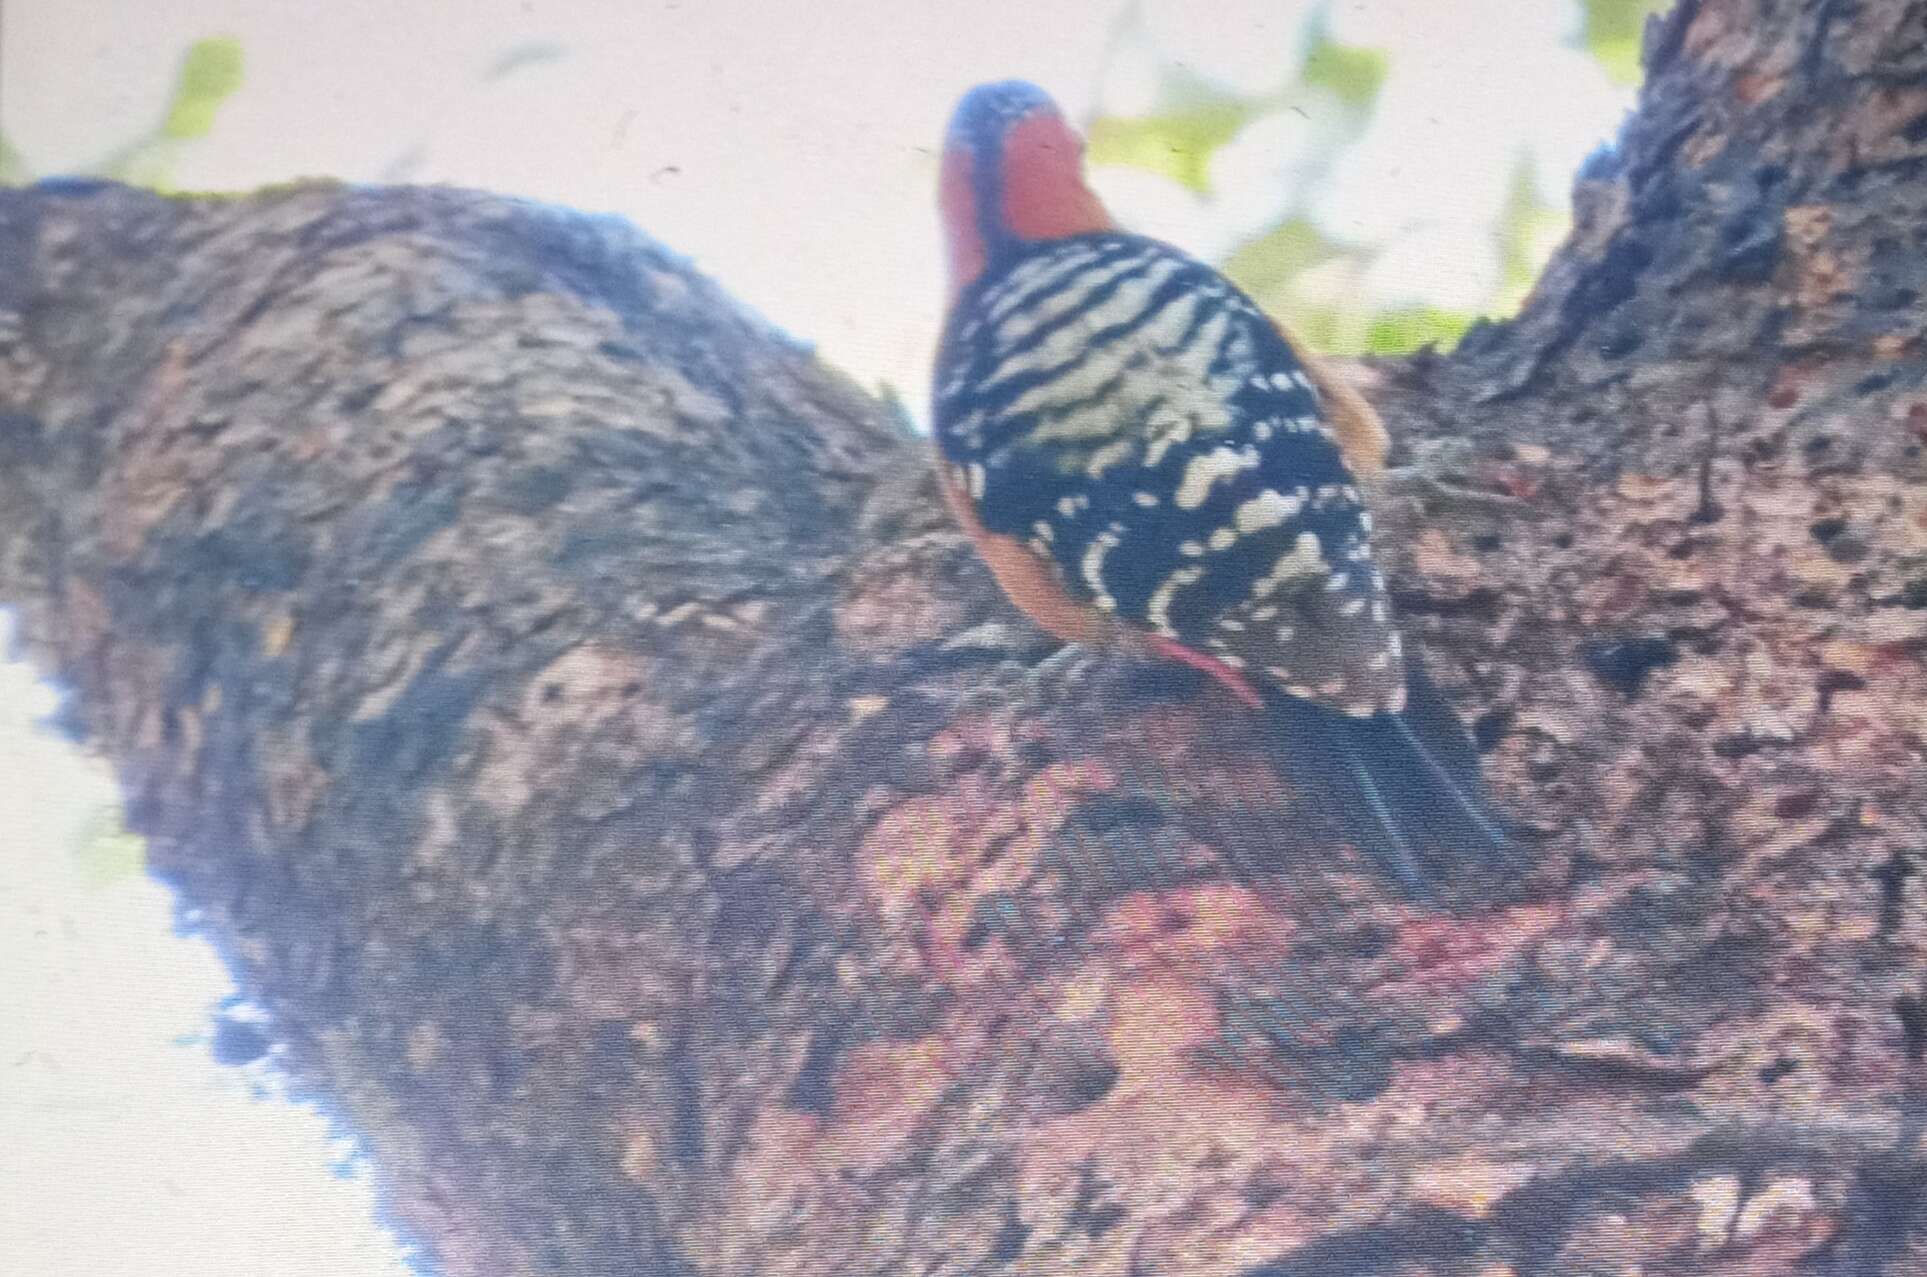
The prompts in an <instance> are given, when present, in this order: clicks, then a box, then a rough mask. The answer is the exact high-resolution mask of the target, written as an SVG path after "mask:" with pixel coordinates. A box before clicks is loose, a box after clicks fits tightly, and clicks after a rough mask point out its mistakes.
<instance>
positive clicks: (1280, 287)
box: [1224, 217, 1339, 304]
mask: <svg viewBox="0 0 1927 1277" xmlns="http://www.w3.org/2000/svg"><path fill="white" fill-rule="evenodd" d="M1338 251H1339V249H1338V247H1337V246H1336V245H1334V244H1333V243H1332V242H1331V241H1330V240H1328V239H1326V238H1325V237H1324V235H1322V234H1320V233H1319V230H1318V228H1317V227H1316V226H1313V225H1312V224H1311V221H1310V220H1309V219H1308V218H1304V217H1293V218H1289V219H1287V220H1286V221H1283V222H1280V223H1279V224H1278V225H1276V226H1274V227H1272V228H1271V229H1270V230H1267V231H1265V232H1264V233H1262V234H1260V235H1256V236H1254V237H1252V238H1251V239H1248V240H1246V241H1245V242H1244V243H1243V244H1240V245H1239V246H1238V248H1237V249H1236V251H1234V252H1233V253H1232V254H1231V256H1230V257H1229V258H1228V259H1226V261H1225V263H1224V273H1225V274H1226V275H1228V276H1230V277H1231V280H1232V282H1234V283H1235V284H1237V285H1238V287H1240V288H1242V289H1244V290H1245V291H1246V292H1247V293H1250V294H1251V295H1252V296H1253V297H1254V298H1256V299H1257V300H1258V301H1259V302H1260V304H1263V303H1265V302H1266V301H1267V300H1268V299H1272V298H1279V297H1282V296H1283V295H1284V294H1285V293H1286V292H1287V290H1288V289H1289V287H1290V285H1291V281H1292V280H1293V279H1294V278H1296V277H1297V275H1298V274H1299V273H1300V272H1301V271H1304V270H1305V269H1307V268H1309V267H1312V266H1316V265H1318V263H1320V262H1322V261H1326V260H1329V259H1330V258H1331V257H1333V256H1335V255H1336V254H1337V253H1338Z"/></svg>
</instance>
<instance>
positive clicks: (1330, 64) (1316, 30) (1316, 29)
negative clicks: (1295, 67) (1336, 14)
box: [1298, 20, 1390, 114]
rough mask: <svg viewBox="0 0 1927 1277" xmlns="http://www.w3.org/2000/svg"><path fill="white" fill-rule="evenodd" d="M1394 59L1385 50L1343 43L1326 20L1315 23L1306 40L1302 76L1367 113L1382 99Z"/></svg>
mask: <svg viewBox="0 0 1927 1277" xmlns="http://www.w3.org/2000/svg"><path fill="white" fill-rule="evenodd" d="M1389 66H1390V60H1389V59H1388V58H1387V57H1386V56H1385V53H1384V51H1383V50H1380V49H1371V48H1366V47H1365V46H1363V45H1356V44H1340V43H1338V42H1337V41H1336V40H1334V39H1332V38H1331V36H1330V35H1329V34H1328V33H1327V32H1326V30H1325V24H1324V22H1323V21H1322V20H1320V21H1315V22H1314V23H1313V24H1312V27H1311V31H1310V35H1309V37H1308V39H1307V41H1306V48H1305V65H1304V69H1303V70H1301V71H1300V72H1299V73H1298V78H1299V80H1300V81H1302V82H1303V83H1304V84H1305V86H1306V87H1307V88H1313V89H1324V90H1325V91H1326V92H1328V93H1330V94H1331V95H1332V96H1333V97H1335V98H1337V99H1338V100H1339V101H1340V102H1342V103H1344V104H1345V105H1346V106H1348V107H1350V108H1351V109H1352V110H1354V111H1356V112H1358V113H1360V114H1364V113H1365V112H1367V111H1369V110H1371V108H1372V103H1374V102H1376V101H1377V100H1378V91H1379V90H1380V89H1381V88H1383V87H1384V85H1385V73H1386V71H1387V69H1388V68H1389Z"/></svg>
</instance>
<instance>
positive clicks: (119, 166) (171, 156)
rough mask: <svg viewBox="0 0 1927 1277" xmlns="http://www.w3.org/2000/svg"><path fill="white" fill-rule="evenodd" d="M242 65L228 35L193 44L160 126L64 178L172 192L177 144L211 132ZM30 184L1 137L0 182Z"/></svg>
mask: <svg viewBox="0 0 1927 1277" xmlns="http://www.w3.org/2000/svg"><path fill="white" fill-rule="evenodd" d="M243 65H244V64H243V60H242V57H241V45H240V42H239V41H237V40H234V39H232V38H230V37H227V36H214V37H210V38H208V39H205V40H196V41H195V42H194V43H193V44H192V45H190V46H188V50H187V53H186V55H185V56H184V57H183V58H182V59H181V69H180V73H179V74H178V75H177V76H176V77H175V79H174V91H173V92H172V93H171V94H170V95H169V96H168V101H167V108H166V110H164V111H163V112H162V113H161V120H160V123H159V124H157V125H155V126H154V128H153V129H151V130H150V131H148V132H147V133H145V134H143V135H142V136H140V137H137V138H135V139H134V140H132V141H131V142H128V143H126V144H124V145H122V146H119V147H117V148H115V149H114V150H113V151H112V152H110V153H109V154H108V155H107V157H106V158H105V159H102V160H100V161H99V162H98V163H95V164H91V165H89V166H87V167H86V168H84V169H82V170H80V171H79V172H77V173H73V174H70V175H69V176H74V177H99V178H107V179H110V180H112V181H117V182H128V183H132V184H133V185H136V186H146V187H150V188H152V189H154V190H157V191H168V190H172V189H173V183H172V177H171V175H172V173H173V169H174V165H175V163H176V162H177V161H178V160H179V158H180V148H181V145H182V144H183V143H185V142H191V141H194V140H197V139H199V138H203V137H206V136H207V135H208V133H210V132H211V131H213V128H214V121H215V119H216V118H217V117H218V116H219V114H220V110H221V107H222V106H223V105H224V104H225V103H226V102H227V100H228V98H230V97H232V96H233V95H234V93H235V91H236V90H237V89H239V88H240V87H241V85H242V83H243V79H244V75H243ZM33 180H34V173H33V170H32V168H31V167H30V166H29V165H28V164H27V162H26V160H25V159H24V158H23V157H22V156H21V155H20V153H19V152H18V151H17V150H15V149H14V148H13V147H12V146H11V145H10V144H9V143H8V142H7V140H6V139H5V138H4V137H0V183H6V184H20V183H24V182H31V181H33Z"/></svg>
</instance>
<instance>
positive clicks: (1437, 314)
mask: <svg viewBox="0 0 1927 1277" xmlns="http://www.w3.org/2000/svg"><path fill="white" fill-rule="evenodd" d="M1330 3H1331V0H1326V2H1325V3H1322V4H1315V5H1313V6H1311V8H1310V10H1309V13H1308V15H1307V17H1306V19H1305V21H1304V25H1303V27H1302V29H1301V31H1300V39H1299V41H1298V47H1299V52H1298V53H1297V55H1296V58H1295V61H1281V64H1280V66H1279V78H1278V84H1277V87H1276V88H1275V89H1272V90H1270V91H1267V92H1263V93H1258V94H1252V95H1248V96H1241V95H1238V94H1235V93H1232V92H1229V91H1227V90H1225V89H1223V88H1220V87H1218V86H1216V85H1215V84H1213V83H1212V82H1210V81H1208V80H1206V79H1204V78H1203V77H1202V76H1200V75H1198V74H1197V73H1196V72H1193V71H1190V70H1188V69H1186V68H1184V67H1182V66H1179V65H1174V64H1171V63H1169V62H1168V61H1165V60H1164V59H1162V58H1161V57H1159V56H1158V55H1157V52H1156V46H1155V42H1154V41H1153V40H1151V39H1150V37H1149V36H1148V33H1147V32H1146V31H1145V30H1144V29H1143V28H1142V26H1141V19H1140V16H1139V15H1138V13H1137V10H1136V8H1135V6H1133V7H1130V8H1127V9H1126V10H1125V13H1124V15H1123V17H1122V18H1121V19H1120V29H1119V32H1118V36H1117V39H1118V42H1119V43H1120V44H1121V43H1124V42H1128V41H1130V40H1132V39H1136V40H1138V41H1140V43H1141V44H1143V45H1146V46H1148V47H1149V48H1150V50H1151V52H1152V55H1153V56H1154V57H1158V67H1157V75H1158V80H1157V93H1156V103H1157V105H1156V106H1155V107H1154V108H1153V109H1152V110H1150V111H1149V112H1147V113H1144V114H1141V115H1133V116H1120V115H1108V114H1101V115H1099V116H1098V117H1097V118H1096V119H1095V120H1093V121H1092V122H1091V123H1090V124H1089V126H1088V148H1087V152H1086V153H1087V155H1088V157H1089V160H1090V162H1091V163H1092V164H1093V165H1096V166H1102V165H1121V166H1125V167H1130V168H1136V169H1141V170H1144V171H1147V172H1151V173H1155V174H1157V175H1158V176H1160V177H1163V178H1166V179H1168V180H1170V181H1173V182H1176V183H1177V184H1178V185H1180V186H1182V187H1183V188H1184V189H1185V190H1186V191H1188V192H1190V193H1191V194H1193V195H1194V196H1197V197H1200V198H1201V199H1209V198H1210V197H1212V196H1213V195H1215V194H1216V193H1217V192H1216V191H1215V190H1214V187H1213V177H1212V169H1213V162H1214V160H1216V158H1217V157H1218V156H1219V154H1220V153H1221V152H1222V151H1223V150H1224V149H1225V148H1226V147H1227V146H1229V145H1231V144H1232V143H1234V142H1236V141H1237V140H1238V139H1239V138H1240V136H1241V134H1243V133H1244V132H1245V130H1246V129H1248V128H1250V127H1251V126H1253V125H1254V124H1258V123H1261V122H1266V121H1273V120H1276V119H1278V118H1279V117H1280V116H1282V115H1283V114H1284V113H1286V112H1290V113H1292V114H1293V115H1295V116H1296V117H1297V118H1296V119H1293V120H1289V121H1286V123H1287V124H1288V125H1289V126H1290V131H1291V133H1292V136H1293V138H1294V146H1297V147H1299V148H1300V153H1299V154H1297V155H1294V156H1293V157H1292V159H1291V162H1290V174H1289V178H1288V184H1289V187H1290V189H1281V190H1280V191H1279V207H1278V210H1277V212H1276V215H1275V219H1274V220H1273V221H1272V222H1271V224H1270V225H1268V226H1265V227H1263V228H1261V229H1259V230H1257V231H1256V232H1254V233H1251V234H1249V235H1247V236H1246V237H1245V238H1244V239H1243V240H1242V241H1241V242H1239V243H1237V244H1236V245H1234V246H1233V247H1232V249H1231V250H1230V251H1229V252H1228V253H1227V254H1226V255H1225V257H1224V260H1223V262H1222V263H1221V264H1222V266H1223V269H1224V271H1225V273H1226V274H1228V275H1230V276H1231V278H1233V279H1234V280H1236V281H1237V282H1238V284H1239V286H1240V287H1242V288H1244V289H1245V290H1246V291H1247V292H1249V293H1250V294H1251V295H1252V296H1253V297H1254V298H1255V299H1256V300H1257V301H1258V302H1259V304H1261V305H1262V306H1264V307H1265V308H1266V309H1267V310H1269V311H1270V312H1271V313H1272V314H1274V315H1277V316H1278V317H1279V318H1280V319H1281V320H1283V321H1284V323H1285V324H1286V325H1287V326H1288V327H1290V328H1291V329H1292V330H1293V331H1294V332H1295V333H1297V334H1299V335H1301V336H1302V337H1303V338H1304V339H1305V340H1306V341H1307V342H1308V343H1309V344H1311V345H1312V346H1315V347H1317V348H1318V349H1321V350H1324V351H1328V352H1331V353H1336V354H1349V355H1355V354H1402V353H1405V352H1409V351H1411V350H1415V349H1417V348H1419V347H1421V346H1426V345H1439V346H1447V347H1449V346H1450V345H1452V344H1453V343H1454V342H1456V341H1457V340H1458V338H1459V337H1460V336H1461V335H1462V334H1463V333H1464V332H1465V331H1466V329H1467V328H1469V327H1470V326H1471V325H1472V323H1473V321H1474V320H1476V319H1478V318H1480V317H1482V316H1494V317H1500V316H1505V315H1509V314H1512V313H1513V312H1515V311H1516V310H1517V309H1518V307H1519V305H1520V304H1521V303H1522V302H1523V301H1524V299H1525V298H1526V296H1527V295H1528V294H1529V293H1530V292H1531V289H1532V286H1533V283H1534V281H1535V280H1536V279H1537V278H1538V275H1539V272H1540V270H1541V269H1542V268H1543V267H1544V265H1545V263H1546V261H1547V259H1548V258H1550V257H1551V255H1552V252H1553V250H1554V249H1555V248H1556V247H1557V246H1558V243H1559V241H1560V240H1561V239H1562V238H1563V236H1564V234H1565V232H1566V228H1567V227H1568V225H1569V224H1570V221H1569V217H1568V215H1567V212H1566V210H1565V209H1564V208H1563V207H1562V206H1560V205H1556V204H1553V203H1550V202H1548V201H1547V200H1546V199H1545V198H1544V197H1543V196H1542V195H1541V194H1540V193H1539V192H1540V189H1541V187H1540V183H1539V180H1538V179H1539V177H1540V176H1541V175H1540V174H1539V173H1538V172H1536V171H1535V167H1534V165H1533V162H1532V159H1531V156H1530V155H1529V154H1528V153H1526V152H1525V151H1524V150H1523V149H1522V150H1521V151H1520V152H1519V154H1518V157H1517V160H1516V162H1515V165H1514V168H1513V170H1512V173H1511V174H1510V177H1509V180H1508V185H1507V189H1506V193H1505V198H1504V200H1503V203H1502V205H1501V207H1500V209H1499V212H1498V214H1497V216H1496V217H1495V219H1494V221H1493V223H1492V226H1491V234H1492V237H1493V239H1492V249H1493V260H1495V261H1496V263H1497V273H1496V277H1495V278H1494V281H1493V284H1492V287H1491V290H1490V293H1489V294H1488V296H1486V298H1485V299H1484V300H1483V301H1482V303H1481V304H1479V305H1478V306H1476V307H1474V308H1471V309H1467V310H1464V311H1458V310H1447V309H1441V308H1439V307H1437V306H1432V305H1424V304H1418V303H1412V302H1400V303H1397V304H1392V305H1386V304H1384V303H1377V304H1376V308H1375V303H1374V302H1373V300H1372V297H1371V295H1370V293H1369V291H1368V289H1367V287H1366V283H1367V275H1368V273H1369V271H1370V269H1371V267H1372V265H1373V263H1374V262H1376V261H1377V260H1379V258H1380V257H1381V256H1382V255H1383V254H1384V252H1385V251H1386V249H1387V247H1388V246H1387V245H1383V244H1372V243H1355V242H1346V241H1342V240H1339V239H1335V238H1332V237H1331V235H1329V234H1327V233H1326V232H1325V231H1323V230H1321V229H1320V228H1319V226H1318V225H1317V224H1316V223H1315V222H1314V221H1313V220H1312V218H1311V216H1310V209H1311V197H1312V196H1313V195H1315V194H1317V193H1318V192H1319V190H1320V186H1321V183H1323V182H1326V181H1329V179H1330V177H1331V175H1332V174H1333V173H1335V172H1338V171H1340V170H1341V169H1342V167H1343V166H1344V165H1345V164H1346V163H1347V161H1348V159H1349V158H1350V156H1351V154H1352V153H1353V151H1354V150H1355V148H1356V146H1357V143H1358V142H1359V140H1360V139H1361V138H1363V137H1364V136H1365V134H1366V132H1367V130H1368V129H1369V128H1370V127H1371V123H1372V116H1373V112H1374V108H1375V106H1376V104H1377V102H1378V99H1379V95H1380V92H1381V91H1382V89H1383V88H1384V85H1385V83H1386V80H1387V78H1388V77H1390V76H1392V75H1396V74H1397V73H1398V67H1397V66H1396V65H1395V63H1394V61H1393V60H1392V59H1391V58H1390V57H1389V56H1388V55H1387V54H1386V53H1385V52H1384V51H1383V50H1380V49H1374V48H1363V47H1359V46H1355V45H1348V44H1345V43H1342V42H1340V41H1339V40H1337V39H1335V38H1333V36H1332V34H1331V27H1330V24H1329V22H1328V21H1327V14H1328V12H1329V4H1330ZM1573 3H1574V4H1575V6H1576V10H1577V15H1578V17H1579V23H1578V30H1577V32H1576V34H1575V35H1574V36H1573V37H1572V41H1571V43H1572V46H1573V47H1575V48H1578V49H1581V50H1583V51H1584V52H1586V53H1588V54H1589V55H1590V56H1592V57H1593V58H1594V59H1596V60H1597V61H1598V62H1599V64H1600V65H1601V67H1602V68H1603V69H1604V71H1605V73H1606V74H1607V76H1608V77H1609V78H1610V79H1611V80H1612V81H1613V82H1614V83H1618V84H1633V83H1637V81H1638V77H1639V50H1640V40H1641V32H1642V29H1643V27H1644V24H1645V21H1646V19H1647V17H1648V15H1650V14H1653V13H1656V12H1660V11H1662V10H1664V9H1665V8H1666V7H1667V4H1668V0H1573ZM1134 24H1139V25H1135V26H1134Z"/></svg>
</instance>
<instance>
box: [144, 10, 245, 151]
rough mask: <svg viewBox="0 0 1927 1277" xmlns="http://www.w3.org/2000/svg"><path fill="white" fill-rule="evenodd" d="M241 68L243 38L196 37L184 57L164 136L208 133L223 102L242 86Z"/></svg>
mask: <svg viewBox="0 0 1927 1277" xmlns="http://www.w3.org/2000/svg"><path fill="white" fill-rule="evenodd" d="M241 68H242V62H241V44H240V41H238V40H235V39H233V38H232V37H230V36H216V37H213V38H211V39H206V40H196V41H195V42H194V44H193V45H192V46H191V47H190V48H189V49H188V51H187V56H186V57H185V58H183V59H182V60H181V75H180V79H179V80H177V81H176V82H175V85H174V100H173V102H172V103H171V104H170V105H169V106H168V109H167V118H166V120H165V121H164V122H163V123H162V125H161V136H162V137H164V138H173V139H181V138H194V137H204V136H206V135H207V133H208V131H209V130H210V129H212V128H213V127H214V117H215V116H216V114H218V113H219V111H220V109H221V104H222V103H223V102H225V101H226V100H227V99H228V97H229V96H230V95H232V94H233V93H234V91H235V90H236V89H238V88H240V87H241V81H242V70H241Z"/></svg>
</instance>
